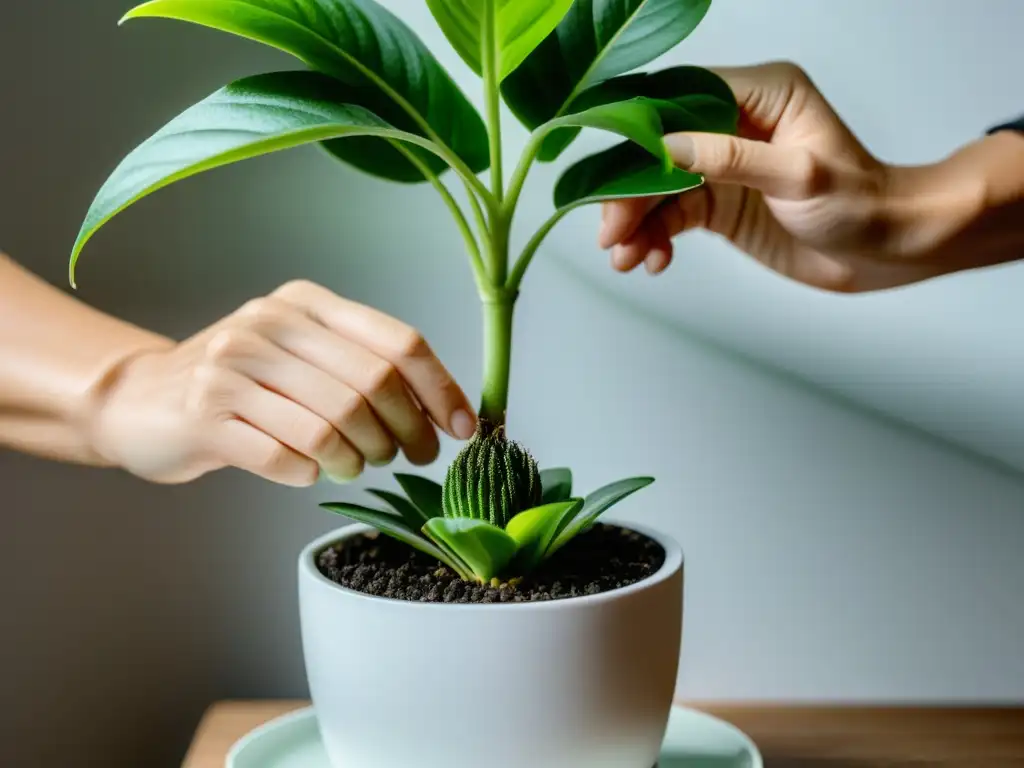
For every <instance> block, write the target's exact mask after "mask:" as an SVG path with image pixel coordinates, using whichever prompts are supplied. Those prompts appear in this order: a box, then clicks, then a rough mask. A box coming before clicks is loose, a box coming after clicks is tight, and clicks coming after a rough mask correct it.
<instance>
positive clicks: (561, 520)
mask: <svg viewBox="0 0 1024 768" xmlns="http://www.w3.org/2000/svg"><path fill="white" fill-rule="evenodd" d="M582 508H583V499H569V500H568V501H559V502H555V503H554V504H543V505H541V506H539V507H534V508H533V509H527V510H524V511H523V512H520V513H519V514H518V515H516V516H515V517H513V518H512V519H511V520H509V522H508V525H507V526H505V532H506V533H507V534H508V535H509V536H511V537H512V538H513V539H515V540H516V543H517V545H518V547H519V555H518V557H519V564H520V565H521V567H522V568H523V569H524V570H527V571H528V570H530V569H532V568H534V567H535V566H536V565H537V564H538V563H539V562H541V560H543V559H544V556H545V555H546V554H547V552H548V549H549V548H550V547H551V544H552V542H554V541H555V539H556V538H558V535H559V534H560V533H561V532H562V531H563V530H564V529H565V527H566V526H567V525H568V524H569V523H571V522H572V520H573V518H574V517H575V516H576V515H577V514H578V513H579V512H580V510H581V509H582Z"/></svg>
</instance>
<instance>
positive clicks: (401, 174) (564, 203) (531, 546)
mask: <svg viewBox="0 0 1024 768" xmlns="http://www.w3.org/2000/svg"><path fill="white" fill-rule="evenodd" d="M425 1H426V4H427V6H429V8H430V11H431V12H432V14H433V16H434V18H435V19H436V20H437V23H438V25H439V26H440V28H441V30H442V31H443V32H444V34H445V36H446V37H447V39H448V41H449V43H450V44H451V45H452V47H453V48H454V49H455V51H456V52H457V53H458V54H459V56H460V57H461V58H462V60H463V61H464V62H465V64H466V65H467V66H468V67H469V68H470V69H471V70H472V71H473V72H475V73H476V74H477V75H479V76H480V78H481V80H482V83H483V101H484V106H485V117H484V118H481V117H480V115H479V113H478V112H477V110H476V109H475V108H474V107H473V105H472V104H471V103H470V102H469V100H468V99H467V98H466V97H465V95H464V94H463V93H462V92H461V91H460V89H459V88H458V86H456V85H455V83H454V81H453V80H452V78H451V77H450V76H449V74H448V73H447V72H446V71H445V69H444V68H443V67H442V66H441V64H440V63H439V62H438V61H437V59H436V58H434V56H433V55H432V54H431V52H430V50H429V49H428V48H427V47H426V45H424V43H423V42H422V41H421V40H420V39H419V38H418V37H417V36H416V35H415V34H414V33H413V32H412V30H411V29H409V27H408V26H407V25H406V24H405V23H403V22H402V21H401V20H400V19H399V18H398V17H397V16H395V15H394V14H393V13H391V12H390V11H388V10H386V9H385V8H383V7H382V6H380V5H378V4H377V3H375V2H373V0H150V2H146V3H143V4H141V5H139V6H137V7H135V8H133V9H132V10H131V11H129V12H128V13H127V14H126V15H125V17H124V18H123V19H122V21H127V20H130V19H141V18H165V19H176V20H179V21H185V22H191V23H193V24H198V25H201V26H204V27H209V28H213V29H217V30H221V31H223V32H228V33H230V34H233V35H236V36H240V37H243V38H247V39H249V40H254V41H258V42H260V43H264V44H266V45H269V46H272V47H274V48H277V49H279V50H282V51H285V52H287V53H289V54H291V55H293V56H294V57H296V58H297V59H298V60H299V61H301V62H302V63H303V64H305V65H306V67H307V69H306V70H300V71H283V72H271V73H265V74H260V75H256V76H253V77H247V78H243V79H241V80H238V81H235V82H233V83H231V84H229V85H227V86H226V87H224V88H222V89H221V90H219V91H217V92H216V93H214V94H212V95H211V96H209V97H208V98H206V99H204V100H202V101H200V102H199V103H198V104H196V105H195V106H193V107H191V108H189V109H187V110H185V111H184V112H183V113H182V114H180V115H179V116H178V117H176V118H174V119H173V120H171V122H169V123H168V124H167V125H166V126H165V127H164V128H162V129H161V130H159V131H158V132H157V133H156V134H154V135H153V136H152V137H151V138H150V139H148V140H147V141H145V142H144V143H142V144H141V145H140V146H139V147H138V148H137V149H135V150H134V151H133V152H131V153H130V154H129V155H128V156H127V157H126V158H125V159H124V160H123V161H122V162H121V163H120V165H118V167H117V168H116V169H115V170H114V171H113V173H112V174H111V176H110V177H109V178H108V179H107V181H106V183H105V184H104V185H103V187H102V188H101V189H100V191H99V193H98V194H97V196H96V198H95V200H94V202H93V204H92V206H91V208H90V209H89V211H88V213H87V215H86V218H85V222H84V224H83V225H82V228H81V231H80V233H79V236H78V239H77V241H76V242H75V245H74V248H73V251H72V255H71V261H70V267H69V279H70V281H71V284H72V285H73V286H74V285H75V268H76V264H77V262H78V258H79V256H80V254H81V252H82V249H83V247H84V246H85V244H86V242H87V241H88V240H89V239H90V238H91V237H92V236H93V235H94V234H95V233H96V231H97V230H98V229H99V228H100V227H102V226H103V225H104V224H106V223H107V222H108V221H109V220H110V219H112V218H113V217H114V216H115V215H117V214H118V213H120V212H121V211H123V210H125V209H126V208H128V207H129V206H131V205H132V204H133V203H135V202H137V201H138V200H140V199H142V198H143V197H145V196H147V195H149V194H151V193H153V192H155V191H156V190H158V189H161V188H163V187H165V186H167V185H169V184H172V183H174V182H177V181H180V180H182V179H185V178H188V177H190V176H193V175H195V174H198V173H201V172H203V171H207V170H211V169H213V168H217V167H220V166H224V165H227V164H230V163H235V162H238V161H240V160H245V159H247V158H252V157H257V156H259V155H264V154H267V153H270V152H276V151H279V150H284V149H289V148H292V147H297V146H300V145H305V144H311V143H312V144H317V145H319V146H320V147H322V148H323V149H324V150H326V154H327V155H329V156H332V157H333V158H335V159H337V160H340V161H342V162H345V163H347V164H349V165H352V166H354V167H356V168H358V169H360V170H362V171H364V172H366V173H368V174H371V175H373V176H376V177H379V178H382V179H385V180H389V181H393V182H400V183H429V184H430V185H432V186H433V187H434V188H435V189H436V190H437V192H438V193H439V194H440V196H441V199H442V200H443V202H444V204H445V205H446V206H447V207H448V209H449V210H450V212H451V214H452V217H453V219H454V221H455V224H456V226H457V227H458V229H459V231H460V233H461V235H462V237H463V238H464V240H465V246H466V252H467V256H468V259H469V264H470V267H471V269H472V270H473V275H474V278H475V282H476V287H477V291H478V293H479V296H480V300H481V303H482V307H483V326H484V350H483V353H484V354H483V386H482V396H481V403H480V409H479V413H480V428H479V429H478V431H477V434H476V436H475V437H474V438H473V439H472V440H471V441H470V442H469V443H467V445H466V446H465V447H464V449H463V450H462V451H461V452H460V454H459V456H458V457H457V458H456V459H455V461H454V462H453V464H452V465H451V467H449V470H448V473H447V476H446V478H445V484H444V486H443V487H442V486H440V485H437V484H436V483H433V482H432V481H429V480H426V479H423V478H414V477H412V476H408V475H396V477H397V479H398V481H399V483H400V484H401V485H402V486H403V488H404V490H405V491H406V493H407V495H408V496H409V498H403V497H401V496H398V495H396V494H389V493H387V492H384V491H378V492H376V493H377V495H378V496H379V497H380V498H382V499H383V500H384V501H385V502H386V503H388V504H389V505H390V506H391V507H392V508H393V512H383V511H380V510H372V509H368V508H364V507H360V506H357V505H352V504H331V505H326V506H327V507H328V508H330V509H333V510H335V511H339V512H342V513H343V514H345V515H346V516H347V517H350V518H352V519H356V520H360V521H362V522H365V523H369V524H371V525H373V526H375V527H376V528H378V529H379V530H380V531H382V532H383V533H386V534H388V535H391V536H395V537H396V538H399V539H401V540H402V541H405V542H407V543H409V544H410V545H411V546H414V547H417V548H418V549H420V550H422V551H424V552H427V553H429V554H430V555H431V556H433V557H436V558H437V559H438V560H440V561H442V562H444V563H446V564H448V565H449V566H450V567H451V568H452V569H453V570H455V571H456V572H457V573H459V575H460V576H462V577H463V578H467V579H469V578H472V579H477V580H481V581H487V580H490V579H491V578H494V577H496V576H497V575H498V574H504V573H509V572H513V571H514V572H516V573H525V572H526V571H528V570H530V569H531V568H533V567H535V566H536V565H537V564H539V563H540V562H542V561H543V560H544V559H545V558H548V557H550V556H551V555H553V554H554V553H555V552H557V551H558V549H560V548H561V547H562V546H564V544H565V543H566V542H567V541H568V540H569V539H571V538H572V537H573V536H575V535H577V534H579V533H580V532H582V531H584V530H586V529H587V528H588V527H589V526H590V525H592V524H593V522H594V520H596V518H597V516H598V515H599V514H601V513H602V512H604V511H605V510H606V509H607V508H608V507H610V506H611V505H612V504H615V503H617V502H618V501H620V500H621V499H623V498H625V496H627V495H629V494H630V493H632V492H634V491H636V490H638V489H639V488H642V487H644V486H645V485H647V484H649V483H650V482H651V479H650V478H632V479H628V480H623V481H620V482H619V483H613V484H611V485H609V486H606V487H605V488H602V489H600V490H598V491H596V492H594V493H593V494H592V495H591V496H588V497H587V498H586V499H580V498H573V497H571V485H572V480H571V475H570V474H569V472H568V470H548V471H547V472H543V473H542V472H540V471H539V469H538V467H537V464H536V462H535V461H534V459H533V458H532V457H531V456H530V454H529V453H528V452H527V451H526V450H525V449H523V448H522V447H521V446H519V445H518V444H516V443H515V442H514V441H512V440H510V439H509V438H508V437H507V435H506V429H505V423H506V410H507V404H508V389H509V377H510V360H511V352H512V326H513V313H514V309H515V305H516V300H517V298H518V296H519V293H520V290H521V286H522V283H523V278H524V276H525V275H526V272H527V270H528V268H529V266H530V264H531V262H532V260H533V258H534V256H535V255H536V253H537V251H538V249H539V248H540V246H541V244H542V243H543V241H544V239H545V237H546V236H547V235H548V233H550V232H551V230H552V228H553V227H554V226H555V225H556V224H557V223H558V222H559V221H561V220H562V219H563V218H564V217H565V216H566V215H567V214H568V213H570V212H571V211H573V210H575V209H577V208H579V207H581V206H584V205H588V204H591V203H597V202H601V201H605V200H611V199H616V198H626V197H643V196H655V195H668V194H677V193H682V192H686V191H688V190H692V189H695V188H697V187H699V186H700V185H701V184H702V183H703V179H702V178H701V177H700V176H699V175H696V174H692V173H687V172H685V171H682V170H680V169H677V168H675V167H673V164H672V161H671V158H670V157H669V154H668V151H667V149H666V146H665V142H664V136H665V135H666V134H668V133H674V132H677V131H703V132H719V133H734V132H735V131H736V128H737V123H738V109H737V106H736V103H735V99H734V97H733V94H732V92H731V90H730V89H729V87H728V86H727V85H726V84H725V83H724V82H723V81H722V80H721V79H720V78H718V77H717V76H716V75H714V74H713V73H711V72H709V71H707V70H705V69H702V68H700V67H691V66H679V67H672V68H669V69H664V70H660V71H655V72H636V71H634V70H636V68H638V67H641V66H643V65H645V64H647V63H649V62H650V61H652V60H654V59H655V58H657V57H658V56H660V55H662V54H663V53H666V52H667V51H669V50H670V49H671V48H673V47H674V46H675V45H676V44H678V43H679V42H681V41H682V40H683V39H684V38H686V37H687V36H688V35H689V34H690V33H691V32H693V30H694V29H695V28H696V27H697V26H698V25H699V24H700V22H701V21H702V20H703V19H704V17H705V15H706V13H707V11H708V9H709V7H710V5H711V0H425ZM502 102H504V104H505V105H506V106H507V107H508V108H509V109H510V110H511V112H512V113H513V114H514V115H515V116H516V117H517V118H518V120H519V121H520V122H521V123H522V124H523V125H524V126H525V127H526V128H527V129H528V130H529V131H530V132H531V133H530V138H529V141H528V143H527V145H526V147H525V149H524V150H523V152H522V153H521V155H520V156H519V158H518V160H517V162H516V163H515V166H514V167H513V169H512V173H511V174H510V175H509V176H508V178H506V175H505V173H504V167H505V165H504V159H505V158H504V153H503V143H502V134H501V122H500V112H501V104H502ZM584 129H597V130H600V131H604V132H605V133H609V134H612V135H616V136H618V137H619V139H620V141H618V143H615V144H614V145H613V146H611V147H610V148H608V149H605V150H602V151H600V152H597V153H595V154H591V155H589V156H586V157H584V158H582V159H581V160H578V161H576V162H575V163H573V164H571V165H570V166H569V167H568V168H567V169H566V170H565V171H564V172H563V173H562V175H561V177H560V178H559V180H558V181H557V183H556V184H555V187H554V190H553V198H554V211H553V212H552V214H551V215H550V217H549V218H548V219H547V220H546V221H544V222H543V223H542V224H541V225H540V226H539V227H538V228H537V229H536V230H535V231H534V234H533V235H532V236H531V237H530V238H528V239H527V241H526V242H525V244H523V245H522V247H521V248H519V249H518V252H517V253H515V254H514V255H515V258H514V259H513V258H511V256H512V255H513V248H512V244H511V228H512V221H513V217H514V215H515V212H516V208H517V206H518V203H519V201H520V199H521V195H522V192H523V188H524V184H525V182H526V179H527V176H528V175H529V172H530V170H531V168H532V166H533V165H534V163H535V162H538V161H540V162H553V161H555V160H557V159H558V158H559V156H560V155H561V154H562V153H563V151H564V150H565V149H566V148H567V147H568V146H569V145H570V144H571V143H572V142H573V141H574V140H575V138H576V136H577V135H578V134H579V133H580V132H581V131H582V130H584ZM484 171H489V173H488V183H486V184H485V183H484V182H483V181H482V180H481V179H480V178H479V176H480V174H483V172H484ZM446 174H448V175H454V176H455V178H456V180H457V181H458V183H459V184H460V185H461V187H462V188H463V189H462V193H463V195H464V196H465V201H466V202H465V204H460V203H459V202H458V201H457V200H456V197H455V195H454V194H453V193H452V191H451V190H450V189H449V186H448V184H446V183H445V181H444V180H443V177H444V176H445V175H446ZM467 210H468V213H467Z"/></svg>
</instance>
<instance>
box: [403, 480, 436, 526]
mask: <svg viewBox="0 0 1024 768" xmlns="http://www.w3.org/2000/svg"><path fill="white" fill-rule="evenodd" d="M395 480H397V481H398V484H399V485H400V486H402V490H403V491H405V495H406V496H408V497H409V501H411V502H412V503H413V504H415V505H416V507H417V509H419V511H420V513H421V514H422V515H423V517H424V522H426V521H427V520H430V519H431V518H434V517H442V516H443V515H444V511H443V510H442V508H441V497H442V493H443V489H442V488H441V484H440V483H435V482H434V481H433V480H431V479H429V478H426V477H421V476H419V475H406V474H402V473H400V472H396V473H395ZM420 526H421V527H422V523H421V524H420Z"/></svg>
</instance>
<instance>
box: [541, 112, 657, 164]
mask: <svg viewBox="0 0 1024 768" xmlns="http://www.w3.org/2000/svg"><path fill="white" fill-rule="evenodd" d="M670 107H671V105H670V104H669V102H661V101H655V100H652V99H640V98H638V99H630V100H629V101H618V102H613V103H610V104H599V105H597V106H595V107H591V108H590V109H586V110H584V111H582V112H575V113H573V114H571V115H566V116H565V117H558V118H555V119H554V120H551V121H549V122H548V123H545V124H544V126H542V127H541V128H540V129H538V130H539V131H541V133H542V135H545V134H546V135H547V136H551V135H553V133H557V132H558V131H559V129H565V128H597V129H599V130H603V131H609V132H611V133H617V134H619V135H620V136H625V137H626V138H627V139H629V140H630V141H632V142H634V143H635V144H637V145H639V146H641V147H643V148H644V149H646V150H647V151H648V152H649V153H650V154H651V155H653V156H654V157H655V158H656V159H657V160H658V161H659V163H660V164H661V168H662V170H663V171H664V172H665V173H669V172H670V171H671V169H672V158H671V157H670V156H669V153H668V149H667V148H666V147H665V139H664V133H665V132H664V130H663V129H662V123H661V113H660V110H661V109H667V108H670Z"/></svg>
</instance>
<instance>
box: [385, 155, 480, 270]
mask: <svg viewBox="0 0 1024 768" xmlns="http://www.w3.org/2000/svg"><path fill="white" fill-rule="evenodd" d="M392 144H393V146H395V147H396V148H397V149H398V151H399V152H401V153H402V154H404V155H405V156H406V157H407V158H408V160H409V162H410V163H412V164H413V165H415V166H416V168H417V169H419V171H420V173H422V174H423V175H424V176H425V177H426V178H428V179H429V180H430V183H431V184H433V186H434V188H435V189H436V190H437V191H438V193H439V194H440V195H441V199H442V200H443V201H444V204H445V205H447V206H448V210H450V211H451V213H452V216H453V217H454V218H455V224H456V225H457V226H458V228H459V232H461V233H462V238H463V240H465V242H466V250H467V251H469V258H470V263H471V265H472V267H473V273H474V274H475V276H476V280H477V285H479V286H480V287H481V288H483V286H485V285H486V284H487V269H486V268H485V267H484V262H483V259H482V258H481V256H480V246H479V245H478V244H477V241H476V238H475V237H473V230H472V229H470V227H469V222H468V221H466V216H465V214H464V213H463V212H462V209H461V208H460V207H459V204H458V203H457V202H456V201H455V198H454V197H452V193H451V192H450V191H449V190H448V187H446V186H445V185H444V182H442V181H441V180H440V179H439V178H438V177H437V175H436V174H435V173H434V172H433V171H431V170H430V168H429V167H428V166H427V164H426V163H424V162H423V161H422V160H420V158H418V157H417V156H416V154H415V153H414V152H410V151H409V150H408V149H407V148H406V147H403V146H400V145H399V144H398V142H393V143H392Z"/></svg>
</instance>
